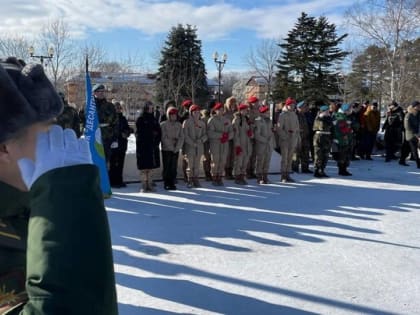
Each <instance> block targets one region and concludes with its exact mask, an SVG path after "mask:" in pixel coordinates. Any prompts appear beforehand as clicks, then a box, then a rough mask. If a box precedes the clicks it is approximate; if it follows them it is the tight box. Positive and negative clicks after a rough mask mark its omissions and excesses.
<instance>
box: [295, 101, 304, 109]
mask: <svg viewBox="0 0 420 315" xmlns="http://www.w3.org/2000/svg"><path fill="white" fill-rule="evenodd" d="M304 105H305V101H300V102H299V103H297V105H296V107H297V108H301V107H302V106H304Z"/></svg>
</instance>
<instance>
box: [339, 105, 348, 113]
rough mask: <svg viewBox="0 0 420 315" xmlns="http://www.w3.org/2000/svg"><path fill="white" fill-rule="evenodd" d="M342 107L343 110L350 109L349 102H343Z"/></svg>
mask: <svg viewBox="0 0 420 315" xmlns="http://www.w3.org/2000/svg"><path fill="white" fill-rule="evenodd" d="M340 108H341V109H342V111H343V112H347V111H348V110H349V109H350V104H347V103H346V104H343V105H341V107H340Z"/></svg>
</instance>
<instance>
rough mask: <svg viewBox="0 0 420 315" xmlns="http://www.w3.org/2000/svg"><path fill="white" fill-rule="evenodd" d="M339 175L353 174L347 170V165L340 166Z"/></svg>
mask: <svg viewBox="0 0 420 315" xmlns="http://www.w3.org/2000/svg"><path fill="white" fill-rule="evenodd" d="M338 175H341V176H351V175H352V174H351V173H350V172H349V171H347V169H346V167H345V166H339V168H338Z"/></svg>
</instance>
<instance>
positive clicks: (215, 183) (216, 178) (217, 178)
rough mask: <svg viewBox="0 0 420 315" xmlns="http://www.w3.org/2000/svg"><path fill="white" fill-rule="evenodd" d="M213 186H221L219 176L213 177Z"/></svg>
mask: <svg viewBox="0 0 420 315" xmlns="http://www.w3.org/2000/svg"><path fill="white" fill-rule="evenodd" d="M211 183H212V185H213V186H219V176H218V175H212V182H211Z"/></svg>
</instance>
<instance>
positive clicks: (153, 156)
mask: <svg viewBox="0 0 420 315" xmlns="http://www.w3.org/2000/svg"><path fill="white" fill-rule="evenodd" d="M161 137H162V132H161V129H160V125H159V123H158V121H157V120H156V118H155V117H154V115H153V114H152V113H143V114H142V115H140V116H139V118H137V121H136V157H137V168H138V169H139V170H148V169H154V168H159V167H160V154H159V153H160V152H159V144H160V141H161Z"/></svg>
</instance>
